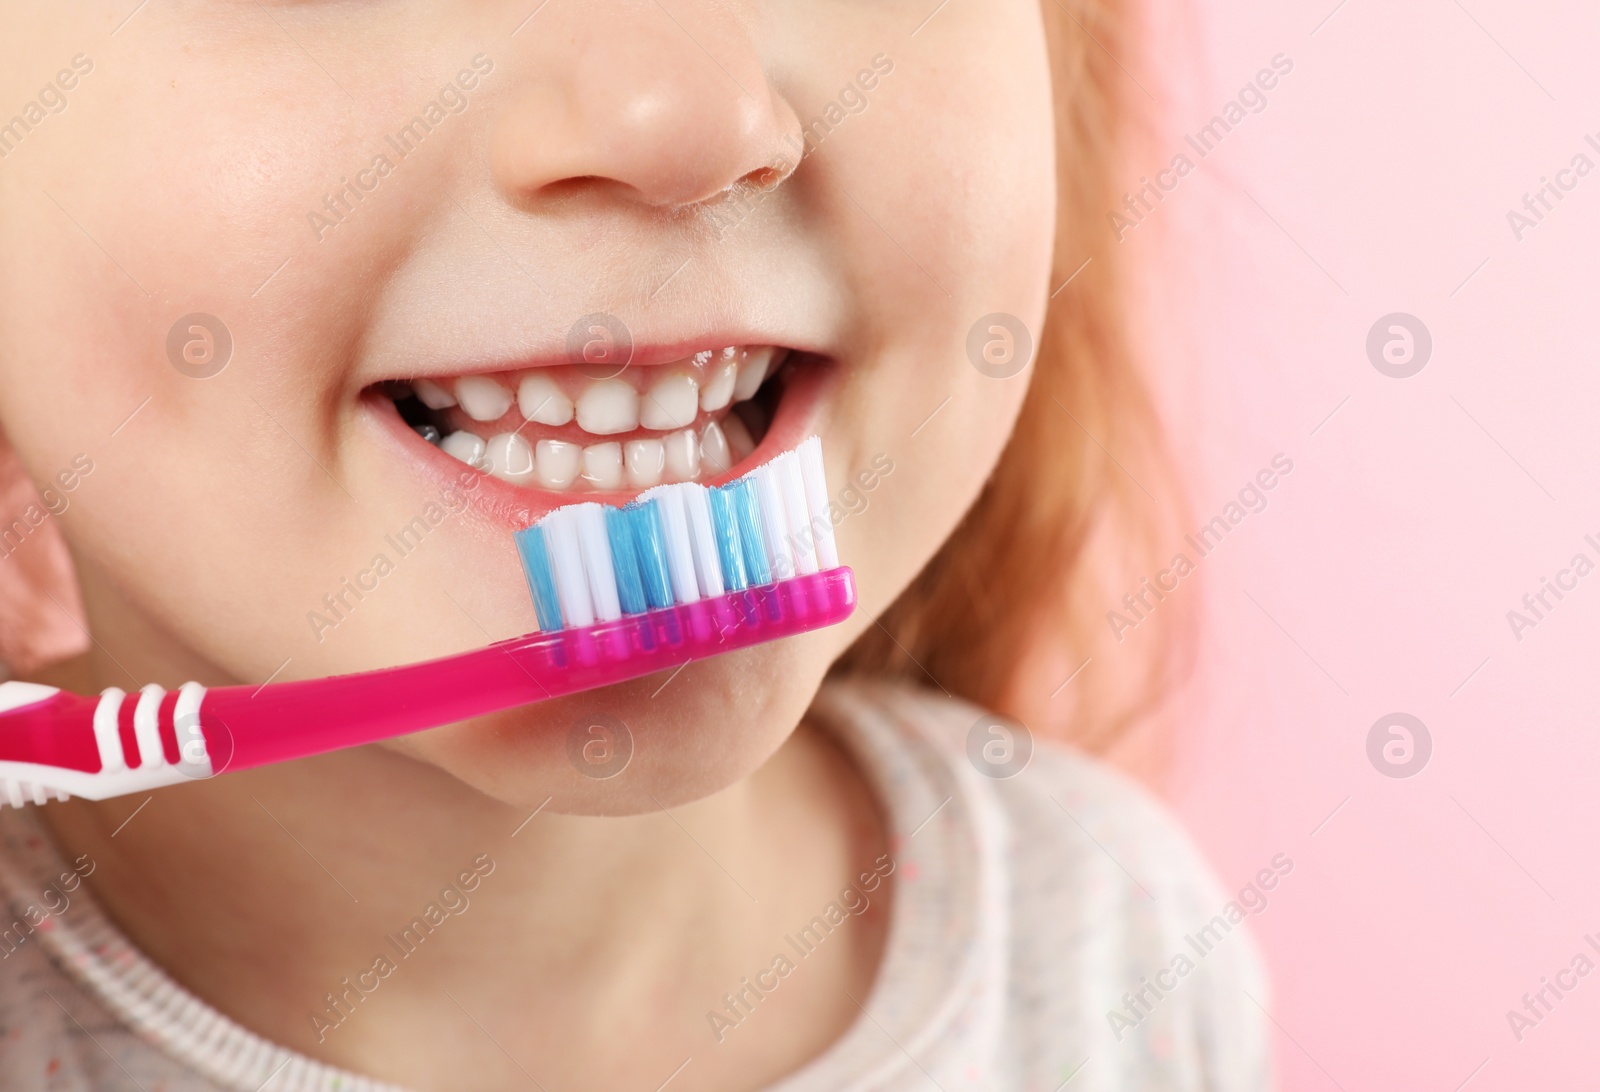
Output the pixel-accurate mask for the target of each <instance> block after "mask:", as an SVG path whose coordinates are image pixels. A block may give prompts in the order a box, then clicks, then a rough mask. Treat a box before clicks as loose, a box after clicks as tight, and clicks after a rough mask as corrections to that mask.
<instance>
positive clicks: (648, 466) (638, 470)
mask: <svg viewBox="0 0 1600 1092" xmlns="http://www.w3.org/2000/svg"><path fill="white" fill-rule="evenodd" d="M623 453H624V454H625V455H626V456H627V462H628V484H629V485H630V486H631V487H633V488H634V489H649V488H650V487H651V486H652V485H659V484H660V483H661V471H662V469H663V468H664V467H665V466H666V461H667V449H666V448H665V447H664V446H663V445H662V443H661V441H660V440H629V441H628V443H627V445H626V446H625V447H624V448H623Z"/></svg>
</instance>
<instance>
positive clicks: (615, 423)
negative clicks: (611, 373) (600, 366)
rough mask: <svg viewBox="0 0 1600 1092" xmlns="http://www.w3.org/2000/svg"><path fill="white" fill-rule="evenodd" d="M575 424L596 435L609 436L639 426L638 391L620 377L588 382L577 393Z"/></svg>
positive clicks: (630, 430) (629, 430)
mask: <svg viewBox="0 0 1600 1092" xmlns="http://www.w3.org/2000/svg"><path fill="white" fill-rule="evenodd" d="M578 427H579V428H581V429H583V431H585V432H592V433H594V434H595V435H596V436H613V435H615V434H616V433H619V432H632V431H633V430H634V429H636V428H638V427H639V392H638V391H635V390H634V389H633V387H632V386H631V385H629V384H628V383H626V382H624V381H623V380H621V379H601V380H599V381H598V382H594V383H590V384H589V387H588V389H587V390H585V391H584V392H583V394H581V395H579V396H578Z"/></svg>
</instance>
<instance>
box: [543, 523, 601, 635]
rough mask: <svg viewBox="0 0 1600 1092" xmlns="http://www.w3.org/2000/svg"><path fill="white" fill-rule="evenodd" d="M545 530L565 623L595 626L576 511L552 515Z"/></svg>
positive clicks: (562, 617)
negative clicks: (574, 516)
mask: <svg viewBox="0 0 1600 1092" xmlns="http://www.w3.org/2000/svg"><path fill="white" fill-rule="evenodd" d="M544 530H545V542H546V544H547V545H548V548H549V551H550V570H551V574H552V575H553V576H554V577H555V582H556V597H557V599H559V600H560V602H561V621H562V622H563V624H565V625H567V626H592V625H594V605H593V603H591V602H590V599H589V578H588V577H587V576H585V575H584V568H583V549H582V547H581V546H580V545H579V542H578V526H577V521H576V520H575V519H574V518H573V513H572V510H571V509H570V508H558V509H556V510H555V511H554V512H551V513H550V515H549V516H547V517H546V518H545V520H544Z"/></svg>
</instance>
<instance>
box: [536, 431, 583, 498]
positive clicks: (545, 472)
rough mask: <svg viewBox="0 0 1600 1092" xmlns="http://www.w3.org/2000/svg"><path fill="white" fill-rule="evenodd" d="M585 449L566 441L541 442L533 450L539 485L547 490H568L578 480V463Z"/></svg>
mask: <svg viewBox="0 0 1600 1092" xmlns="http://www.w3.org/2000/svg"><path fill="white" fill-rule="evenodd" d="M582 456H583V449H582V448H580V447H579V446H578V445H577V444H569V443H567V442H566V441H565V440H540V441H539V446H538V447H536V448H534V450H533V460H534V464H535V466H536V467H537V469H538V471H539V484H540V485H542V486H544V487H545V488H546V489H566V488H567V487H568V486H570V485H571V484H572V483H573V482H575V481H577V480H578V461H579V459H581V458H582Z"/></svg>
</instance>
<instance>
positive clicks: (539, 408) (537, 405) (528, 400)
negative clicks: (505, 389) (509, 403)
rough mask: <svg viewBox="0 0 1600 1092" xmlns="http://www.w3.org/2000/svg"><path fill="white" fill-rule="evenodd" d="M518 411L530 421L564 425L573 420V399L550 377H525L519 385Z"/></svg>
mask: <svg viewBox="0 0 1600 1092" xmlns="http://www.w3.org/2000/svg"><path fill="white" fill-rule="evenodd" d="M517 410H518V411H519V412H520V413H521V414H522V416H523V418H524V419H525V420H528V421H534V422H536V423H538V424H541V425H564V424H566V423H567V422H568V421H570V420H572V399H570V398H568V397H567V396H566V395H564V394H562V393H561V388H560V387H558V386H556V385H555V381H554V380H552V379H551V378H550V377H549V376H548V375H525V376H523V377H522V382H521V383H519V384H518V385H517Z"/></svg>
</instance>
